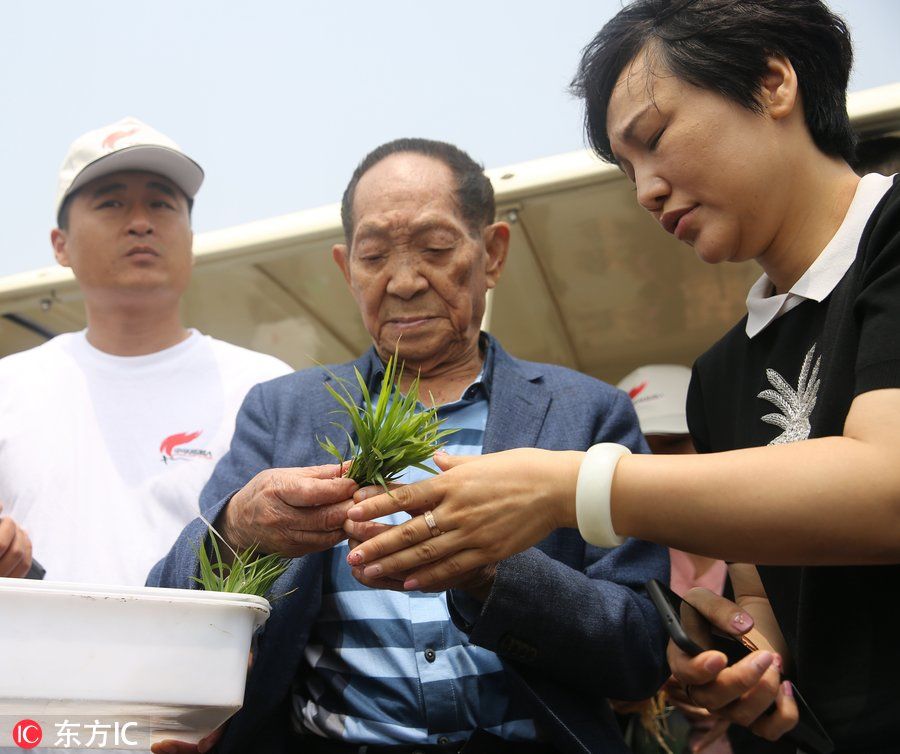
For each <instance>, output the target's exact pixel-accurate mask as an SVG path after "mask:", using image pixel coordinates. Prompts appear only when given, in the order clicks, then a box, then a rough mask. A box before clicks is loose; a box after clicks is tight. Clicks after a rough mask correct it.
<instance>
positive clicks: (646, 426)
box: [618, 364, 691, 435]
mask: <svg viewBox="0 0 900 754" xmlns="http://www.w3.org/2000/svg"><path fill="white" fill-rule="evenodd" d="M690 382H691V370H690V369H688V368H687V367H685V366H681V365H680V364H649V365H647V366H644V367H639V368H638V369H635V370H634V371H633V372H632V373H631V374H629V375H628V376H627V377H625V379H623V380H622V381H621V382H620V383H619V385H618V387H619V389H620V390H624V391H625V392H626V393H628V395H629V396H630V397H631V402H632V403H633V404H634V410H635V411H636V412H637V416H638V421H639V422H640V424H641V432H643V433H644V434H645V435H686V434H688V426H687V415H686V404H687V393H688V385H689V384H690Z"/></svg>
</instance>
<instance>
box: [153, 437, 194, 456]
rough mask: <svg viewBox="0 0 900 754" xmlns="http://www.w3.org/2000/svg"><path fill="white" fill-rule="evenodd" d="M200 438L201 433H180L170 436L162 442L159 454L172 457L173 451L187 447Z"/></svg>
mask: <svg viewBox="0 0 900 754" xmlns="http://www.w3.org/2000/svg"><path fill="white" fill-rule="evenodd" d="M198 437H200V432H180V433H179V434H177V435H170V436H169V437H167V438H166V439H165V440H163V441H162V444H161V445H160V446H159V452H160V453H164V454H165V455H167V456H169V457H171V456H172V451H173V450H175V448H176V447H177V446H179V445H185V444H187V443H189V442H191V440H196V439H197V438H198Z"/></svg>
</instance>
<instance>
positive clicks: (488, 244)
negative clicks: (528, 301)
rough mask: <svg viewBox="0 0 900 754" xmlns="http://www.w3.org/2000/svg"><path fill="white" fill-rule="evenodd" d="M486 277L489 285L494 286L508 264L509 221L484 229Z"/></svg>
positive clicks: (489, 286)
mask: <svg viewBox="0 0 900 754" xmlns="http://www.w3.org/2000/svg"><path fill="white" fill-rule="evenodd" d="M484 250H485V252H486V254H485V270H484V271H485V277H486V278H487V287H488V288H493V287H494V286H496V285H497V281H498V280H499V279H500V273H501V272H502V271H503V265H504V264H506V254H507V252H509V225H508V224H507V223H503V222H500V223H494V224H493V225H488V226H487V227H486V228H485V229H484Z"/></svg>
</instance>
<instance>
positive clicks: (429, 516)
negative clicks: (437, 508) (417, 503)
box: [422, 511, 444, 537]
mask: <svg viewBox="0 0 900 754" xmlns="http://www.w3.org/2000/svg"><path fill="white" fill-rule="evenodd" d="M422 518H424V519H425V523H426V524H427V525H428V531H430V532H431V536H432V537H438V536H440V535H441V534H443V533H444V532H442V531H441V530H440V527H439V526H438V525H437V522H436V521H435V520H434V513H432V512H431V511H425V513H423V514H422Z"/></svg>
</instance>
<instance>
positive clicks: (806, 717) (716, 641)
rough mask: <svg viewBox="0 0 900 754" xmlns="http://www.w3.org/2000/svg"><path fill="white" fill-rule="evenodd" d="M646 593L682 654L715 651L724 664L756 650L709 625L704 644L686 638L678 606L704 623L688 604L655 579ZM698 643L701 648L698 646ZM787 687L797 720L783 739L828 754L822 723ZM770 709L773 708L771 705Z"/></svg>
mask: <svg viewBox="0 0 900 754" xmlns="http://www.w3.org/2000/svg"><path fill="white" fill-rule="evenodd" d="M647 593H648V594H649V595H650V599H651V600H653V605H654V606H655V607H656V611H657V612H658V613H659V615H660V617H661V618H662V620H663V623H664V624H665V626H666V631H668V633H669V636H670V637H671V639H672V641H673V642H675V644H676V645H677V646H678V647H679V648H680V649H681V650H682V651H683V652H684V653H685V654H687V655H690V656H691V657H695V656H696V655H698V654H700V653H701V652H705V651H706V650H709V649H715V650H718V651H720V652H724V653H725V655H726V657H728V662H729V663H730V664H733V663H735V662H737V661H738V660H740V659H741V658H743V657H746V656H747V655H748V654H750V653H751V652H754V651H756V650H757V649H758V647H757V646H756V645H755V644H754V643H753V642H752V641H751V640H750V639H748V638H747V637H745V636H741V637H735V636H730V635H728V634H724V633H721V632H718V631H717V630H716V629H714V628H712V626H710V628H709V641H708V642H707V640H706V637H702V638H701V637H697V636H690V635H689V634H688V632H687V631H686V630H685V628H684V623H683V621H682V613H681V610H682V605H683V604H684V605H687V607H688V608H689V609H690V610H693V612H694V614H695V615H696V617H697V619H699V620H705V619H703V617H702V616H701V615H700V613H699V612H698V611H697V610H695V609H694V608H693V607H691V606H690V604H689V603H686V602H684V601H683V600H682V599H681V597H679V596H678V595H677V594H675V592H673V591H672V590H671V589H669V587H667V586H666V585H665V584H663V583H661V582H659V581H657V580H656V579H650V580H649V581H648V582H647ZM707 625H708V624H707ZM701 643H702V644H703V646H701ZM707 645H708V646H707ZM791 688H792V689H793V692H794V701H796V702H797V710H798V712H799V713H800V719H799V721H798V722H797V725H796V726H795V727H794V728H793V730H790V731H788V732H787V733H785V735H784V738H785V739H786V740H788V741H790V742H791V743H792V744H794V745H795V746H797V748H798V749H800V750H801V751H804V752H807V754H831V752H833V751H834V743H833V742H832V740H831V738H830V737H829V736H828V734H827V733H826V732H825V729H824V728H823V727H822V724H821V723H820V722H819V721H818V720H817V719H816V716H815V715H814V714H813V712H812V710H811V709H810V708H809V705H808V704H807V703H806V700H804V698H803V697H802V696H801V694H800V692H799V691H798V689H797V686H796V685H795V684H794V683H793V682H791ZM772 708H774V705H772Z"/></svg>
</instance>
